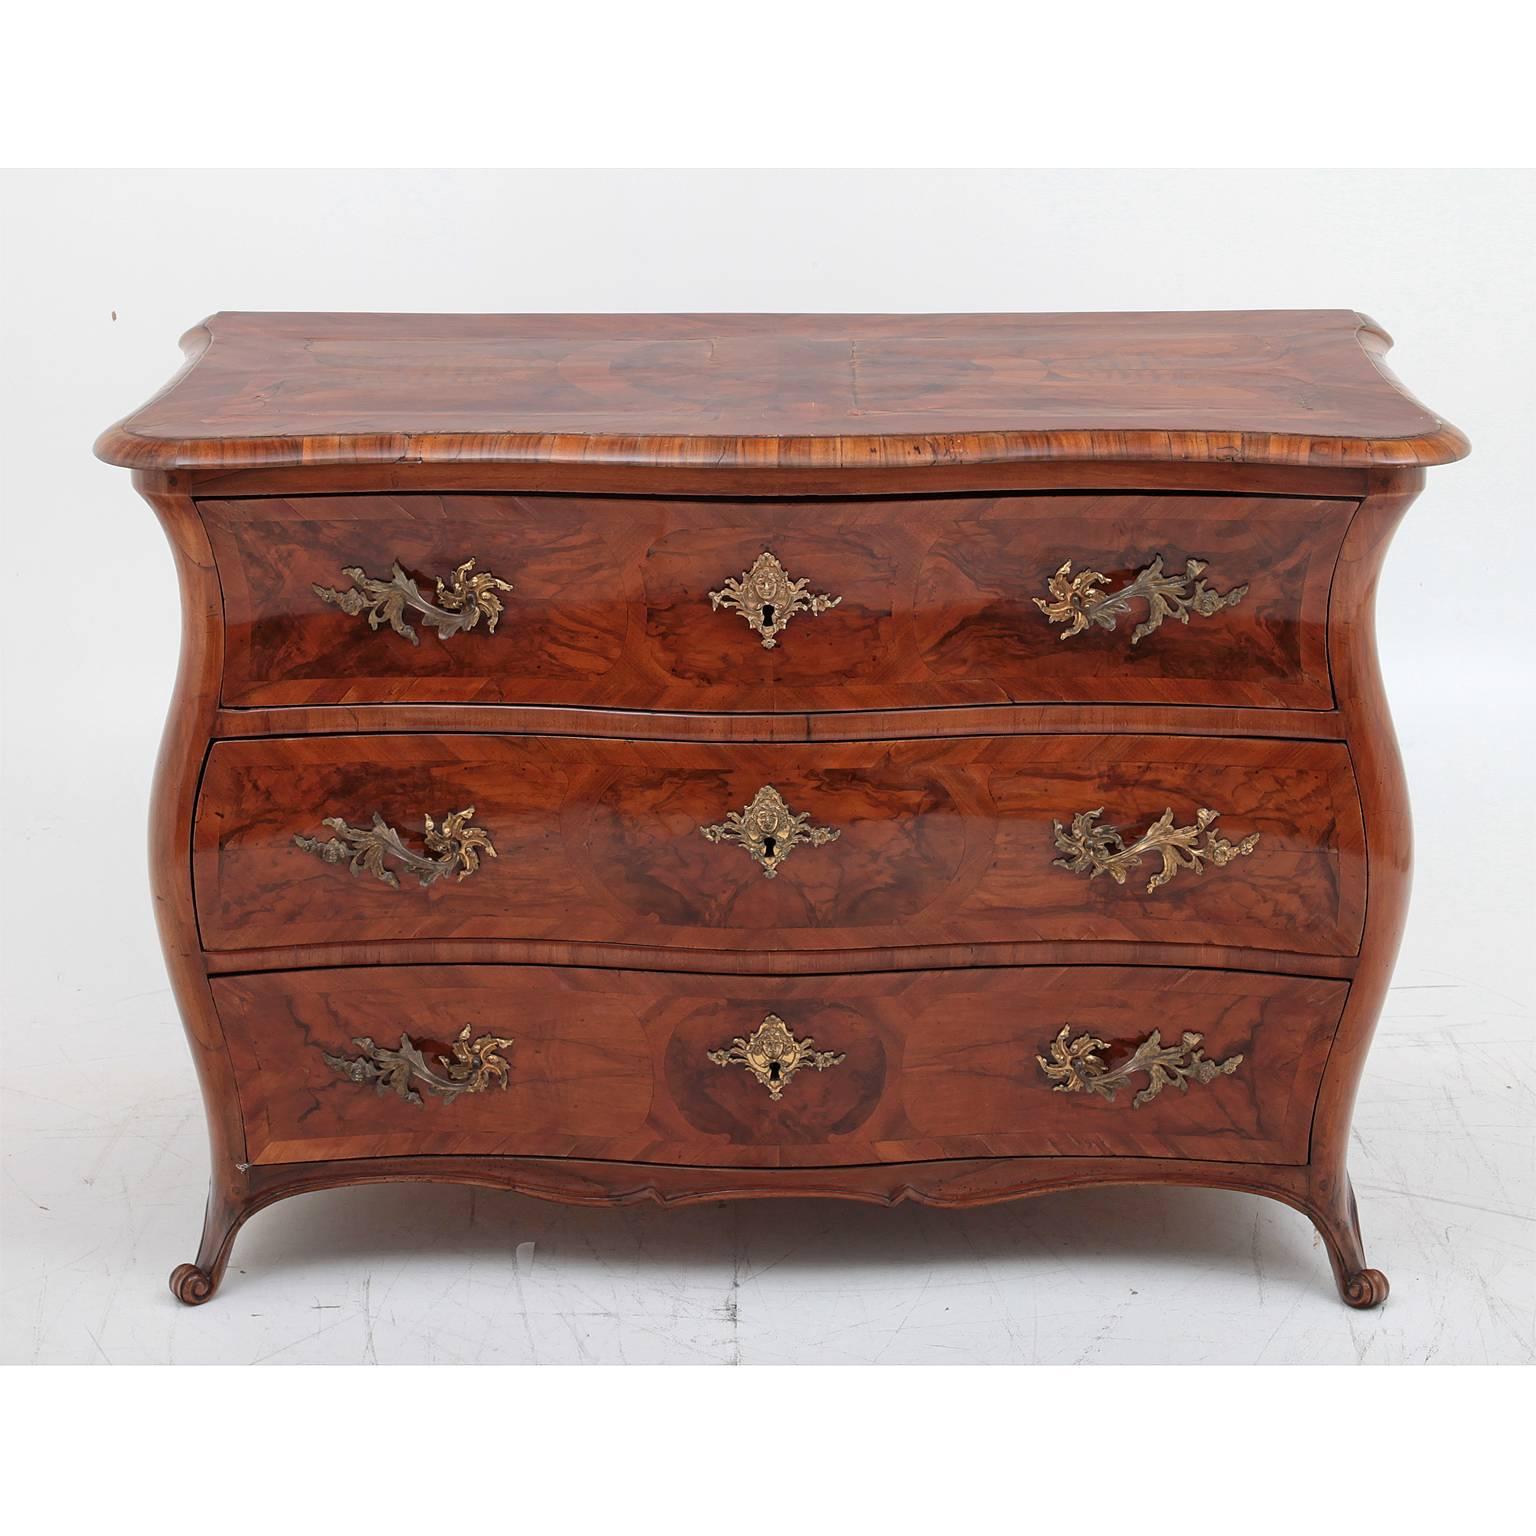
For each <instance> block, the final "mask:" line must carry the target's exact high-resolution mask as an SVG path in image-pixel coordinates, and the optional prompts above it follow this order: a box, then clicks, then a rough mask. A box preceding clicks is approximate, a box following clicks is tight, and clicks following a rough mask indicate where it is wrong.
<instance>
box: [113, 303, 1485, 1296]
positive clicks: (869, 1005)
mask: <svg viewBox="0 0 1536 1536" xmlns="http://www.w3.org/2000/svg"><path fill="white" fill-rule="evenodd" d="M183 345H184V348H185V350H186V351H187V353H188V356H189V362H188V365H187V367H186V368H185V369H184V370H183V371H182V373H181V374H180V375H179V376H178V378H177V379H176V380H175V381H174V382H173V383H172V384H171V385H170V386H169V387H168V388H167V389H166V390H165V391H164V392H163V393H162V394H161V395H159V396H158V397H156V398H155V399H154V400H153V401H151V402H150V403H149V404H148V405H146V406H144V407H143V408H142V409H141V410H139V411H138V412H136V413H135V414H134V415H132V416H130V417H129V418H127V419H126V420H125V421H124V422H122V423H121V424H120V425H118V426H117V427H114V428H112V429H111V430H109V431H108V432H106V433H105V434H104V435H103V436H102V438H101V440H100V441H99V442H98V444H97V451H98V453H99V454H100V456H101V457H102V458H104V459H106V460H108V461H109V462H112V463H115V464H121V465H125V466H128V467H130V468H132V469H133V470H134V478H135V483H136V484H137V486H138V488H139V490H140V492H141V493H142V494H143V495H144V497H145V498H146V499H147V500H148V501H149V503H150V505H151V506H152V507H153V508H154V510H155V512H156V513H157V514H158V516H159V518H160V520H161V522H162V524H163V525H164V527H165V529H166V532H167V533H168V535H169V537H170V541H171V545H172V548H173V550H174V552H175V556H176V561H177V566H178V570H179V574H180V581H181V595H182V608H183V614H184V630H183V650H182V662H181V670H180V674H179V677H178V681H177V686H176V693H175V698H174V702H173V705H172V709H171V714H170V718H169V721H168V724H167V727H166V733H165V739H164V745H163V749H162V754H161V759H160V764H159V768H158V772H157V779H156V789H155V796H154V805H153V808H152V815H151V847H152V861H151V863H152V880H153V887H154V896H155V901H156V907H157V911H158V915H159V920H160V929H161V935H162V940H163V943H164V947H165V953H166V958H167V963H168V966H169V969H170V973H171V977H172V981H173V985H174V989H175V993H176V998H177V1001H178V1004H179V1006H180V1009H181V1012H182V1016H183V1019H184V1021H185V1024H186V1029H187V1033H188V1036H189V1039H190V1041H191V1044H192V1050H193V1055H194V1058H195V1060H196V1063H197V1069H198V1073H199V1076H200V1080H201V1084H202V1089H203V1095H204V1100H205V1103H206V1106H207V1112H208V1123H209V1129H210V1140H211V1152H212V1176H211V1179H210V1192H209V1201H208V1209H207V1215H206V1220H205V1224H204V1229H203V1238H202V1244H201V1247H200V1249H199V1251H198V1255H197V1259H196V1261H195V1263H189V1264H182V1265H181V1266H179V1267H178V1268H177V1269H176V1271H175V1272H174V1273H173V1275H172V1277H171V1287H172V1290H173V1291H174V1293H175V1294H176V1295H177V1296H178V1297H179V1298H180V1299H181V1300H182V1301H185V1302H201V1301H204V1300H206V1299H207V1298H208V1297H209V1296H211V1295H212V1294H213V1292H214V1290H215V1289H216V1287H217V1286H218V1284H219V1282H220V1279H221V1276H222V1275H223V1273H224V1270H225V1267H226V1265H227V1263H228V1259H229V1254H230V1250H231V1246H232V1244H233V1242H234V1239H235V1234H236V1232H237V1231H238V1229H239V1227H240V1226H241V1224H242V1223H243V1222H244V1221H245V1220H246V1218H247V1217H249V1216H250V1215H251V1214H252V1213H253V1212H255V1211H257V1210H259V1209H261V1208H262V1207H264V1206H266V1205H269V1204H271V1203H273V1202H274V1201H277V1200H280V1199H283V1198H284V1197H286V1196H288V1195H292V1194H297V1193H301V1192H303V1191H307V1190H314V1189H320V1188H325V1187H329V1186H334V1185H344V1184H354V1183H362V1182H368V1181H375V1180H389V1179H414V1180H441V1181H456V1182H467V1183H476V1184H483V1185H492V1186H498V1187H504V1188H512V1189H517V1190H522V1191H525V1192H528V1193H532V1194H537V1195H544V1196H549V1197H552V1198H556V1199H563V1200H573V1201H580V1202H584V1203H618V1202H627V1201H636V1200H654V1201H657V1202H659V1203H661V1204H675V1203H680V1202H686V1201H696V1200H712V1199H719V1198H722V1197H734V1196H766V1195H823V1196H842V1197H847V1198H854V1199H862V1200H871V1201H877V1202H882V1203H886V1204H891V1203H895V1202H896V1201H899V1200H903V1199H915V1200H921V1201H926V1202H929V1203H932V1204H937V1205H953V1206H959V1205H967V1204H972V1203H978V1202H982V1201H989V1200H1000V1199H1007V1198H1013V1197H1016V1196H1022V1195H1028V1194H1034V1193H1039V1192H1042V1191H1046V1190H1056V1189H1063V1188H1069V1187H1073V1186H1079V1185H1091V1184H1113V1183H1121V1184H1124V1183H1165V1184H1193V1185H1204V1186H1211V1187H1224V1188H1232V1189H1239V1190H1244V1191H1249V1192H1252V1193H1255V1194H1261V1195H1268V1196H1271V1197H1273V1198H1275V1199H1278V1200H1282V1201H1284V1202H1286V1203H1287V1204H1289V1205H1291V1206H1293V1207H1295V1208H1296V1209H1298V1210H1299V1211H1301V1212H1303V1213H1304V1214H1306V1215H1307V1216H1309V1217H1310V1218H1311V1219H1312V1220H1313V1222H1314V1223H1315V1224H1316V1226H1317V1228H1318V1230H1319V1231H1320V1232H1321V1234H1322V1236H1323V1239H1324V1241H1325V1243H1326V1246H1327V1249H1328V1252H1329V1255H1330V1258H1331V1260H1332V1264H1333V1270H1334V1274H1335V1278H1336V1280H1337V1282H1338V1285H1339V1289H1340V1291H1341V1293H1342V1295H1343V1297H1344V1299H1345V1300H1346V1301H1347V1302H1349V1303H1350V1304H1351V1305H1353V1306H1371V1305H1374V1304H1376V1303H1378V1302H1380V1301H1381V1300H1382V1299H1383V1298H1384V1297H1385V1295H1386V1292H1387V1283H1386V1280H1385V1278H1384V1277H1383V1276H1382V1274H1381V1273H1380V1271H1378V1270H1376V1269H1372V1268H1368V1267H1367V1265H1366V1262H1365V1258H1364V1254H1363V1250H1362V1248H1361V1242H1360V1234H1359V1227H1358V1224H1357V1220H1356V1214H1355V1205H1354V1199H1353V1195H1352V1193H1351V1190H1350V1185H1349V1178H1348V1174H1347V1171H1346V1166H1345V1152H1346V1145H1347V1140H1348V1131H1349V1118H1350V1111H1351V1106H1352V1102H1353V1099H1354V1095H1355V1090H1356V1087H1357V1085H1358V1082H1359V1080H1360V1076H1361V1072H1362V1070H1363V1068H1364V1063H1365V1054H1366V1050H1367V1048H1368V1045H1369V1042H1370V1037H1371V1033H1372V1030H1373V1028H1374V1026H1375V1020H1376V1015H1377V1012H1378V1010H1379V1008H1380V1005H1381V1002H1382V999H1383V996H1384V994H1385V991H1386V987H1387V983H1388V980H1389V976H1390V972H1391V967H1392V964H1393V959H1394V955H1395V951H1396V946H1397V943H1398V938H1399V935H1400V933H1401V929H1402V923H1403V916H1404V909H1405V903H1406V899H1407V889H1408V865H1409V832H1408V817H1407V806H1406V797H1405V794H1404V789H1403V783H1402V775H1401V770H1400V767H1399V764H1398V759H1397V754H1396V748H1395V745H1394V742H1393V737H1392V731H1391V726H1390V723H1389V720H1388V716H1387V711H1386V705H1385V702H1384V699H1383V696H1382V689H1381V684H1380V679H1379V675H1378V672H1377V667H1376V660H1375V650H1374V639H1373V632H1372V616H1371V607H1372V597H1373V593H1374V588H1375V582H1376V578H1377V574H1378V571H1379V568H1380V565H1381V561H1382V558H1383V555H1384V553H1385V549H1386V545H1387V542H1388V540H1389V538H1390V536H1391V533H1392V531H1393V529H1394V527H1395V526H1396V523H1397V521H1398V519H1399V518H1400V517H1401V515H1402V513H1403V511H1404V510H1405V508H1406V507H1407V505H1408V503H1409V502H1410V501H1411V500H1412V499H1413V497H1414V496H1415V495H1416V494H1417V492H1418V490H1419V489H1420V486H1421V483H1422V479H1423V471H1424V468H1425V466H1427V465H1431V464H1437V463H1444V462H1448V461H1450V460H1453V459H1455V458H1458V457H1460V456H1461V454H1462V453H1464V452H1465V450H1466V444H1465V441H1464V440H1463V439H1462V438H1461V436H1460V435H1459V434H1458V433H1457V432H1456V431H1455V429H1454V428H1451V427H1449V426H1447V425H1446V424H1445V423H1444V422H1442V421H1440V420H1439V419H1438V418H1436V417H1434V416H1433V415H1431V414H1430V413H1429V412H1428V411H1426V410H1425V409H1424V408H1423V407H1422V406H1421V405H1420V404H1419V403H1418V402H1417V401H1416V400H1414V399H1413V398H1412V397H1410V396H1408V395H1407V394H1406V393H1404V392H1403V391H1402V390H1401V388H1400V387H1399V386H1398V385H1397V384H1396V383H1395V381H1394V380H1393V379H1392V377H1391V375H1390V374H1389V373H1388V372H1387V371H1386V369H1385V367H1384V365H1383V362H1382V357H1383V354H1384V353H1385V351H1386V348H1387V346H1388V341H1387V338H1386V337H1385V335H1384V334H1383V333H1382V332H1381V331H1380V330H1379V329H1378V328H1377V327H1376V326H1375V325H1374V324H1373V323H1372V322H1370V321H1368V320H1364V319H1362V318H1361V317H1360V316H1358V315H1355V314H1352V313H1348V312H1291V311H1275V312H1254V313H1232V314H1227V313H1221V314H1164V315H1135V314H1125V315H1100V316H1091V315H1077V316H1074V315H941V316H918V315H911V316H871V315H864V316H832V315H821V316H787V315H781V316H773V315H759V316H749V315H701V316H685V315H670V316H668V315H647V316H618V315H610V316H590V315H589V316H569V315H566V316H559V315H542V316H471V315H438V316H426V315H416V316H410V315H372V316H370V315H262V314H222V315H217V316H215V317H213V318H212V319H211V320H209V321H207V322H205V324H203V325H202V326H199V327H197V328H195V329H194V330H193V331H192V332H191V333H190V334H189V335H188V337H187V338H186V339H185V340H184V343H183Z"/></svg>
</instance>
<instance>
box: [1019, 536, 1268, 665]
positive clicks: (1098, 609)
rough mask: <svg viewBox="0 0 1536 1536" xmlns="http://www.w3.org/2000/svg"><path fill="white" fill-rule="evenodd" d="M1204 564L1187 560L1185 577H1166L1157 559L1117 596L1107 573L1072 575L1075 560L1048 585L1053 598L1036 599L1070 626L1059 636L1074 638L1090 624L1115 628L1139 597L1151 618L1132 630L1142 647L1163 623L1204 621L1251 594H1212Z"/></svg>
mask: <svg viewBox="0 0 1536 1536" xmlns="http://www.w3.org/2000/svg"><path fill="white" fill-rule="evenodd" d="M1205 567H1206V562H1205V561H1204V560H1188V561H1186V562H1185V565H1184V574H1183V575H1182V576H1166V575H1164V574H1163V557H1162V556H1161V555H1157V556H1155V557H1154V559H1153V561H1152V563H1151V564H1150V565H1149V566H1147V567H1146V568H1145V569H1143V570H1141V571H1138V572H1137V574H1136V575H1135V576H1134V577H1133V578H1132V579H1131V580H1130V581H1129V582H1127V583H1126V585H1125V586H1123V587H1121V588H1120V590H1119V591H1118V592H1106V591H1104V590H1103V587H1104V583H1105V582H1106V581H1107V580H1108V579H1109V578H1108V577H1106V576H1105V575H1104V573H1103V572H1102V571H1079V572H1078V573H1077V575H1076V576H1074V575H1073V574H1072V562H1071V561H1070V560H1068V561H1067V562H1066V564H1064V565H1063V566H1062V567H1061V569H1060V570H1059V571H1057V572H1056V574H1055V575H1054V576H1052V577H1051V578H1050V580H1049V581H1047V582H1046V590H1047V591H1049V593H1050V594H1051V595H1050V597H1049V598H1044V597H1037V598H1036V599H1035V607H1037V608H1038V609H1039V610H1040V611H1041V613H1043V614H1044V615H1045V616H1046V618H1048V619H1049V620H1050V621H1051V623H1052V624H1066V625H1067V626H1068V627H1067V628H1066V629H1064V630H1063V631H1062V632H1061V636H1060V638H1061V639H1063V640H1070V639H1071V638H1072V636H1073V635H1080V634H1082V632H1083V631H1084V630H1085V629H1087V628H1088V626H1089V625H1090V624H1094V625H1097V626H1098V627H1099V628H1100V629H1113V628H1114V627H1115V623H1116V621H1117V620H1118V619H1119V618H1120V616H1121V615H1122V614H1125V613H1129V612H1130V608H1131V604H1132V603H1134V602H1135V601H1136V600H1137V599H1138V598H1139V599H1141V600H1142V601H1143V602H1145V603H1146V605H1147V617H1146V619H1145V621H1144V622H1143V623H1140V624H1138V625H1137V626H1136V628H1135V629H1134V630H1132V631H1131V644H1132V645H1139V644H1140V643H1141V642H1142V641H1143V640H1144V639H1145V638H1146V637H1147V636H1148V635H1150V634H1151V633H1152V631H1153V630H1155V629H1157V628H1159V627H1160V626H1161V624H1162V622H1163V620H1164V619H1170V618H1171V619H1177V620H1178V621H1179V623H1180V624H1188V623H1189V616H1190V614H1191V613H1198V614H1199V615H1200V616H1201V617H1202V618H1209V617H1210V615H1211V614H1213V613H1217V612H1219V611H1220V610H1221V609H1223V608H1230V607H1232V606H1233V605H1234V604H1236V603H1240V602H1242V600H1243V598H1244V597H1245V596H1246V595H1247V592H1248V588H1247V586H1246V585H1244V586H1241V587H1233V588H1232V590H1231V591H1230V592H1213V591H1211V589H1210V588H1209V587H1207V586H1206V584H1205V583H1204V582H1203V581H1202V580H1200V575H1201V573H1202V572H1203V571H1204V570H1205Z"/></svg>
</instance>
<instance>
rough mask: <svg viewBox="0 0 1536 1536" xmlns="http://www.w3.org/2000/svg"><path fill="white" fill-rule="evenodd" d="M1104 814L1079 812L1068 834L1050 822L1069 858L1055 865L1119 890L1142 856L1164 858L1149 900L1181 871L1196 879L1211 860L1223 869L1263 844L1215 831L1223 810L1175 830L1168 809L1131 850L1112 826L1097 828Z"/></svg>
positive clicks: (1150, 887) (1202, 812)
mask: <svg viewBox="0 0 1536 1536" xmlns="http://www.w3.org/2000/svg"><path fill="white" fill-rule="evenodd" d="M1103 814H1104V807H1103V806H1102V805H1101V806H1100V807H1099V808H1098V809H1097V810H1093V811H1079V812H1078V813H1077V815H1076V816H1074V817H1073V818H1072V827H1071V830H1070V831H1068V830H1067V829H1066V828H1064V827H1063V826H1062V824H1061V823H1060V822H1059V821H1054V822H1052V823H1051V826H1052V829H1053V831H1054V834H1055V838H1056V846H1057V848H1058V849H1060V851H1061V852H1062V853H1064V854H1065V855H1066V857H1065V858H1063V859H1054V860H1053V861H1052V862H1053V863H1054V864H1055V865H1056V867H1057V868H1058V869H1066V870H1070V871H1071V872H1072V873H1073V874H1074V875H1087V876H1088V878H1089V879H1090V880H1096V879H1098V877H1099V876H1100V875H1108V876H1109V878H1110V879H1111V880H1113V881H1114V882H1115V884H1116V885H1124V884H1125V877H1126V875H1127V873H1128V872H1129V871H1131V870H1133V869H1135V868H1136V866H1137V865H1138V864H1140V863H1141V860H1142V857H1143V855H1146V854H1153V853H1155V854H1157V855H1159V856H1160V857H1161V859H1162V861H1163V867H1162V868H1161V869H1160V870H1159V871H1158V872H1157V873H1156V874H1155V875H1153V876H1152V878H1151V879H1150V880H1148V881H1147V894H1148V895H1151V893H1152V892H1153V891H1155V890H1156V889H1157V888H1158V886H1160V885H1167V883H1168V882H1169V881H1170V880H1172V879H1173V877H1174V876H1175V875H1176V874H1178V872H1179V871H1180V870H1181V869H1188V870H1193V871H1194V872H1195V874H1197V875H1198V874H1200V873H1201V871H1202V870H1203V869H1204V868H1205V861H1206V860H1207V859H1209V860H1210V861H1211V863H1212V864H1214V865H1215V866H1216V867H1217V868H1218V869H1220V868H1221V867H1222V866H1223V865H1226V864H1230V863H1231V862H1232V861H1233V860H1234V859H1236V858H1240V857H1243V856H1245V855H1247V854H1250V853H1252V852H1253V850H1254V848H1255V847H1256V846H1257V845H1258V841H1259V834H1258V833H1257V832H1250V833H1249V834H1248V836H1247V837H1245V838H1243V839H1242V840H1241V841H1240V842H1236V843H1230V842H1228V841H1227V839H1226V838H1224V837H1221V836H1219V835H1218V834H1217V833H1215V832H1212V831H1211V830H1210V827H1211V825H1212V823H1213V822H1215V820H1216V818H1217V817H1218V816H1219V815H1220V814H1221V813H1220V812H1219V811H1208V810H1199V811H1196V812H1195V824H1194V826H1192V827H1176V826H1174V824H1173V811H1172V809H1171V808H1170V809H1168V810H1166V811H1164V812H1163V814H1162V815H1161V816H1159V817H1158V818H1157V820H1156V821H1154V822H1153V823H1152V825H1151V826H1150V827H1148V828H1147V830H1146V831H1145V832H1143V833H1142V834H1141V836H1140V837H1138V838H1137V839H1136V841H1135V842H1134V843H1132V844H1130V846H1129V847H1127V846H1126V842H1125V839H1124V838H1122V837H1121V836H1120V833H1119V832H1118V831H1117V830H1116V829H1115V828H1114V827H1102V826H1099V825H1098V820H1099V817H1100V816H1102V815H1103ZM1202 838H1203V839H1204V841H1203V842H1202V841H1201V839H1202Z"/></svg>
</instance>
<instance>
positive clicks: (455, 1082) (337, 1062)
mask: <svg viewBox="0 0 1536 1536" xmlns="http://www.w3.org/2000/svg"><path fill="white" fill-rule="evenodd" d="M473 1027H474V1026H473V1025H470V1024H466V1025H465V1026H464V1028H463V1029H461V1030H460V1031H459V1035H458V1038H457V1039H456V1040H455V1041H454V1042H453V1046H452V1053H451V1054H450V1055H448V1056H439V1057H438V1058H437V1061H438V1066H437V1067H436V1068H434V1067H432V1066H430V1065H429V1064H428V1062H427V1059H426V1057H425V1056H423V1055H422V1053H421V1051H420V1050H419V1049H418V1048H417V1047H416V1045H415V1043H414V1042H413V1041H412V1040H411V1037H410V1036H409V1035H406V1034H402V1035H401V1036H400V1044H399V1046H398V1047H396V1048H395V1049H394V1050H391V1049H390V1048H389V1047H388V1046H387V1045H377V1044H375V1042H374V1041H373V1039H372V1038H371V1037H370V1036H368V1035H359V1036H358V1037H357V1038H356V1039H355V1040H354V1041H353V1042H352V1044H353V1045H355V1046H356V1047H357V1048H358V1050H360V1051H361V1052H362V1055H361V1056H332V1055H331V1054H330V1052H328V1051H322V1052H321V1055H323V1056H324V1057H325V1064H326V1065H327V1066H328V1067H329V1068H330V1069H331V1070H332V1071H333V1072H335V1073H336V1074H337V1075H338V1076H340V1077H344V1078H346V1080H347V1081H348V1082H349V1083H372V1084H373V1085H374V1087H375V1088H376V1089H377V1090H378V1091H379V1092H380V1093H389V1092H390V1091H391V1090H393V1091H394V1092H395V1093H397V1094H399V1095H400V1097H401V1098H402V1099H404V1100H405V1102H406V1103H407V1104H420V1103H421V1095H420V1094H419V1093H418V1092H417V1091H416V1089H415V1088H414V1087H412V1084H413V1083H419V1084H420V1085H421V1086H422V1087H423V1088H424V1089H426V1091H427V1092H428V1093H435V1094H437V1095H438V1096H439V1097H440V1098H441V1099H442V1101H443V1102H444V1103H445V1104H451V1103H453V1101H454V1100H455V1099H456V1098H458V1096H459V1095H460V1094H461V1093H484V1092H485V1090H486V1089H487V1088H489V1087H491V1085H492V1084H495V1086H496V1087H498V1088H505V1087H506V1086H507V1079H508V1077H509V1076H510V1074H511V1071H512V1069H511V1066H510V1065H509V1064H508V1062H507V1059H506V1057H505V1056H503V1055H502V1054H501V1053H502V1052H503V1051H506V1050H510V1049H511V1046H512V1042H511V1041H510V1040H506V1039H503V1038H502V1036H500V1035H477V1036H476V1037H475V1038H474V1039H473V1040H471V1039H470V1038H469V1032H470V1030H471V1029H472V1028H473ZM439 1069H440V1070H439Z"/></svg>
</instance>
